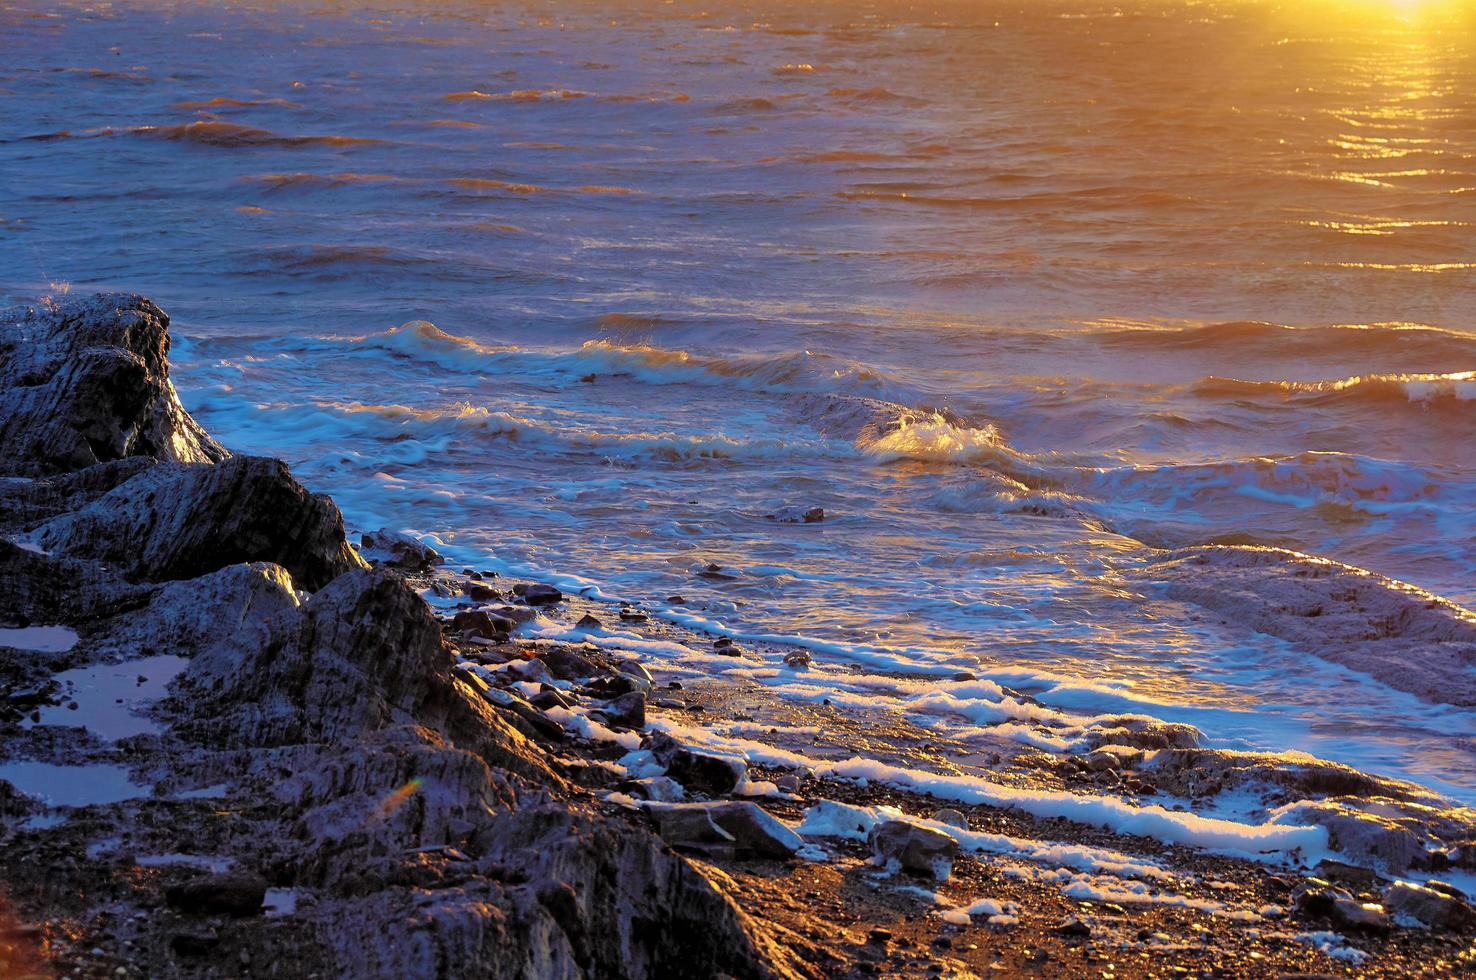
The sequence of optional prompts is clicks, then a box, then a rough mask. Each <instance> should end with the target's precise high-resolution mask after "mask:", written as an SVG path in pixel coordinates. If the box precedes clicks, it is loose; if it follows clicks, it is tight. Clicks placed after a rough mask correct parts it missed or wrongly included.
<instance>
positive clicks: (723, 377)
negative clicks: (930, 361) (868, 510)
mask: <svg viewBox="0 0 1476 980" xmlns="http://www.w3.org/2000/svg"><path fill="white" fill-rule="evenodd" d="M324 342H326V343H329V344H335V343H336V344H343V343H348V344H350V345H352V346H356V347H358V348H359V349H361V350H374V349H379V350H387V351H391V352H393V353H395V354H398V355H401V356H405V357H410V358H414V359H416V360H422V361H429V362H431V363H434V364H436V365H438V366H440V367H443V368H446V369H448V370H455V371H471V372H476V373H487V374H500V373H508V372H517V373H521V374H524V375H528V376H541V377H544V378H547V379H549V380H557V379H562V380H565V381H567V380H572V379H578V378H583V377H586V376H588V375H596V376H599V375H616V376H619V377H622V378H630V379H633V380H636V381H640V382H642V383H644V384H652V385H666V384H693V385H728V386H733V387H737V388H741V389H744V390H749V391H768V392H774V393H777V394H785V393H797V392H817V393H841V394H853V395H860V396H867V397H872V398H879V399H884V400H886V401H891V402H899V403H907V404H912V403H917V402H918V401H920V400H921V399H922V398H923V396H922V394H921V393H920V392H918V391H917V390H916V389H914V388H911V387H909V386H908V385H905V384H903V383H902V382H900V381H898V380H897V379H895V378H893V377H891V376H890V375H888V374H886V373H885V372H882V371H879V370H877V369H875V368H872V367H870V366H868V365H865V364H862V363H860V362H858V361H852V360H849V359H847V358H843V357H838V356H836V355H832V354H825V353H820V352H814V351H793V352H790V353H784V354H735V355H727V356H722V355H707V354H694V353H691V352H689V351H685V350H672V349H667V348H662V347H655V346H651V345H648V344H622V343H616V342H614V341H611V340H591V341H587V342H585V343H584V344H583V345H582V346H581V347H579V348H577V349H575V350H565V351H557V350H539V349H530V348H521V347H515V346H498V345H489V344H483V343H480V342H478V341H476V340H473V339H471V338H468V337H459V336H456V335H453V334H449V333H447V332H445V331H444V330H441V329H439V328H438V327H436V326H435V325H434V324H431V323H428V322H426V321H424V320H415V321H411V322H410V323H406V324H404V325H403V326H400V327H396V328H393V329H390V330H387V331H385V332H383V333H379V334H370V335H366V336H362V337H356V338H349V339H347V340H344V339H341V338H340V339H334V338H325V339H324Z"/></svg>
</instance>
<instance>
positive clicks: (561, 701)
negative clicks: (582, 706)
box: [528, 688, 573, 711]
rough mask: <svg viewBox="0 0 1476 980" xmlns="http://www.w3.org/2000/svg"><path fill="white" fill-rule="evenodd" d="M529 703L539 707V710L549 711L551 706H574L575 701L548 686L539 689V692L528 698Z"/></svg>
mask: <svg viewBox="0 0 1476 980" xmlns="http://www.w3.org/2000/svg"><path fill="white" fill-rule="evenodd" d="M528 703H529V704H531V705H532V706H533V707H535V708H537V709H538V710H539V711H547V710H549V709H550V708H568V707H572V706H573V702H572V701H570V700H569V699H568V697H566V696H565V695H564V694H563V693H562V692H560V691H557V690H554V689H553V688H547V689H545V690H542V691H539V692H538V693H537V694H535V695H533V696H532V697H531V698H529V699H528Z"/></svg>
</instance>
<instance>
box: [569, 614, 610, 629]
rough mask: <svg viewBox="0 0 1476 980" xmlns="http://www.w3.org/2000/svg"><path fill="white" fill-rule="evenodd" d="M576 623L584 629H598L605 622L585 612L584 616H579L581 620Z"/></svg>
mask: <svg viewBox="0 0 1476 980" xmlns="http://www.w3.org/2000/svg"><path fill="white" fill-rule="evenodd" d="M574 625H575V626H577V627H578V628H579V629H582V630H597V629H599V628H600V627H602V626H604V625H605V624H604V623H602V622H600V621H599V620H598V619H595V618H594V617H593V616H591V615H590V614H589V613H585V614H584V615H583V616H580V617H579V622H577V623H575V624H574Z"/></svg>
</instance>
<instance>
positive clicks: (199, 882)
mask: <svg viewBox="0 0 1476 980" xmlns="http://www.w3.org/2000/svg"><path fill="white" fill-rule="evenodd" d="M266 891H267V882H266V879H265V878H263V877H261V876H260V875H257V874H251V873H249V872H242V871H230V872H225V873H223V874H213V875H206V876H205V877H202V878H192V879H190V880H189V881H186V882H182V883H181V884H178V885H171V886H169V887H168V888H166V889H165V890H164V901H166V902H168V903H169V905H170V907H172V908H176V909H179V910H180V911H181V912H184V913H186V914H189V915H255V914H256V913H258V912H260V911H261V906H262V903H263V902H265V901H266Z"/></svg>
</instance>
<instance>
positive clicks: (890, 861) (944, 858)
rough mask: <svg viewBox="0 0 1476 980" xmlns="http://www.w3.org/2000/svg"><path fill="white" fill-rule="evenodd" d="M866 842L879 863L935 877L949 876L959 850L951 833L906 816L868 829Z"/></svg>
mask: <svg viewBox="0 0 1476 980" xmlns="http://www.w3.org/2000/svg"><path fill="white" fill-rule="evenodd" d="M868 842H869V843H870V844H871V853H872V855H873V856H874V857H875V858H876V859H877V862H878V863H880V864H882V865H884V866H887V867H892V866H895V867H900V868H901V869H902V870H903V871H906V872H908V873H909V874H915V875H922V876H924V877H928V878H933V879H935V880H937V881H947V880H948V876H949V875H950V874H952V872H953V858H954V857H955V855H957V854H958V842H957V841H955V840H954V839H953V838H952V837H950V836H948V835H947V834H945V833H941V832H940V831H936V830H933V829H931V828H929V827H923V826H920V825H918V824H915V823H909V822H907V821H905V820H885V821H882V822H881V823H879V824H877V825H876V826H875V827H873V828H872V829H871V833H870V834H869V835H868Z"/></svg>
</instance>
